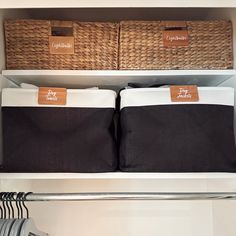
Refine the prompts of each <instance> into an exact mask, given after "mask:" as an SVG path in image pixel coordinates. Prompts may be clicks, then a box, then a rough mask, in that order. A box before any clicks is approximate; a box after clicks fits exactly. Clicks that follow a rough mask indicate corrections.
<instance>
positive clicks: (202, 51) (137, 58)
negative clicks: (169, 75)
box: [119, 20, 233, 70]
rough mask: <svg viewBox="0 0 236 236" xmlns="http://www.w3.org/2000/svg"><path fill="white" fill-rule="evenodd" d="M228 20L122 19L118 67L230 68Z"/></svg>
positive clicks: (230, 31)
mask: <svg viewBox="0 0 236 236" xmlns="http://www.w3.org/2000/svg"><path fill="white" fill-rule="evenodd" d="M232 67H233V46H232V25H231V22H230V21H221V20H217V21H185V22H183V21H123V22H121V24H120V49H119V68H120V69H121V70H127V69H129V70H130V69H131V70H138V69H143V70H145V69H146V70H152V69H160V70H161V69H163V70H164V69H230V68H232Z"/></svg>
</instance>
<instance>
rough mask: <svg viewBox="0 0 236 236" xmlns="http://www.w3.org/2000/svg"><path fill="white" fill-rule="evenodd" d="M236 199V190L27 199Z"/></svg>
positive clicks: (41, 195) (58, 195)
mask: <svg viewBox="0 0 236 236" xmlns="http://www.w3.org/2000/svg"><path fill="white" fill-rule="evenodd" d="M100 200H236V192H182V193H179V192H178V193H177V192H111V193H106V192H92V193H30V194H28V195H27V196H26V199H25V201H100Z"/></svg>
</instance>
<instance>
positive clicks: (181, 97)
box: [170, 85, 199, 102]
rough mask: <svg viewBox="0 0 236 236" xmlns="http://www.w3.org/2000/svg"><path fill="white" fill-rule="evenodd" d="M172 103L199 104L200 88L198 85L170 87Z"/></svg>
mask: <svg viewBox="0 0 236 236" xmlns="http://www.w3.org/2000/svg"><path fill="white" fill-rule="evenodd" d="M170 95H171V101H172V102H198V101H199V95H198V88H197V86H196V85H183V86H170Z"/></svg>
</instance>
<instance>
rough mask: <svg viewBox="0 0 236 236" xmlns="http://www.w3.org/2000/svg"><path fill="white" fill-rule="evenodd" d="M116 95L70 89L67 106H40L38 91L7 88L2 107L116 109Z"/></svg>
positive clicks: (105, 91) (106, 92)
mask: <svg viewBox="0 0 236 236" xmlns="http://www.w3.org/2000/svg"><path fill="white" fill-rule="evenodd" d="M115 99H116V93H115V92H114V91H112V90H88V89H68V90H67V102H66V105H65V106H58V105H39V104H38V89H22V88H5V89H3V90H2V107H15V106H17V107H85V108H115Z"/></svg>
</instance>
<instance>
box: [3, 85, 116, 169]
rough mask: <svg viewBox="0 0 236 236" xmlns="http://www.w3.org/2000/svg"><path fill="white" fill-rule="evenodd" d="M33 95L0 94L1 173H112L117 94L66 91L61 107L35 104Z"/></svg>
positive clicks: (24, 91) (29, 92) (30, 92)
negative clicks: (0, 105)
mask: <svg viewBox="0 0 236 236" xmlns="http://www.w3.org/2000/svg"><path fill="white" fill-rule="evenodd" d="M37 96H38V90H37V89H21V88H16V89H12V88H9V89H4V90H3V93H2V119H3V121H2V122H3V154H4V155H3V165H2V171H4V172H110V171H114V170H116V168H117V156H116V146H115V143H114V133H113V130H114V129H113V116H114V110H115V98H116V94H115V92H113V91H110V90H87V89H78V90H77V89H74V90H72V89H68V90H67V104H66V105H65V106H58V105H53V106H50V105H38V103H37V98H38V97H37Z"/></svg>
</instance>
